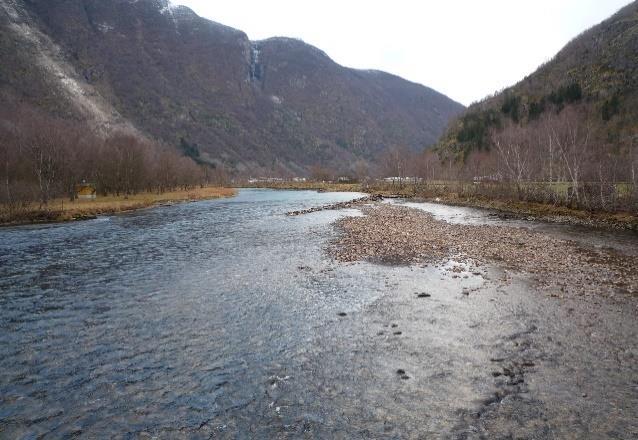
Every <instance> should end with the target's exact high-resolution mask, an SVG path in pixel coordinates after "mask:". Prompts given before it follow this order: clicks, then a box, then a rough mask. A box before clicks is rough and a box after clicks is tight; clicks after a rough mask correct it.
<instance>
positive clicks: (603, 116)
mask: <svg viewBox="0 0 638 440" xmlns="http://www.w3.org/2000/svg"><path fill="white" fill-rule="evenodd" d="M567 108H571V110H574V111H575V114H577V115H578V117H579V118H580V122H581V123H582V124H583V125H585V124H586V125H587V126H588V127H590V130H591V134H592V137H593V140H594V141H595V143H596V144H598V145H599V146H602V145H609V144H614V145H618V144H621V143H623V142H626V141H627V139H628V138H634V137H635V136H636V135H635V133H636V130H637V129H638V2H633V3H631V4H629V5H628V6H626V7H624V8H623V9H621V10H620V11H618V12H617V13H616V14H615V15H613V16H612V17H610V18H609V19H607V20H605V21H603V22H602V23H600V24H599V25H597V26H595V27H593V28H591V29H589V30H588V31H586V32H584V33H583V34H581V35H580V36H578V37H577V38H575V39H574V40H572V41H571V42H570V43H569V44H567V46H565V47H564V48H563V49H562V50H561V51H560V52H559V53H558V54H557V55H556V56H555V57H554V58H553V59H552V60H550V61H549V62H547V63H546V64H544V65H543V66H541V67H540V68H539V69H538V70H537V71H536V72H534V73H533V74H531V75H529V76H528V77H526V78H525V79H523V80H522V81H521V82H519V83H518V84H516V85H514V86H513V87H510V88H508V89H505V90H504V91H502V92H500V93H497V94H495V95H494V96H491V97H488V98H486V99H485V100H483V101H481V102H479V103H476V104H473V105H471V106H470V107H469V108H468V109H467V110H466V111H465V112H464V113H463V114H462V115H461V116H459V117H458V118H457V119H456V120H454V121H453V122H452V123H451V124H450V127H448V129H447V131H446V133H445V135H444V136H443V137H442V139H441V141H440V142H439V144H438V146H437V148H438V150H439V151H440V152H442V153H445V154H452V155H455V156H457V157H467V155H468V153H470V152H471V151H476V150H480V149H485V148H489V147H490V133H491V132H492V133H493V132H497V133H498V132H499V131H500V130H502V129H503V127H505V126H507V125H508V124H512V123H513V124H518V125H521V126H530V125H531V126H538V127H540V124H538V123H537V121H539V120H542V119H543V118H548V117H549V118H551V117H553V116H554V115H559V114H561V113H562V112H563V111H564V110H565V109H567ZM534 124H536V125H534Z"/></svg>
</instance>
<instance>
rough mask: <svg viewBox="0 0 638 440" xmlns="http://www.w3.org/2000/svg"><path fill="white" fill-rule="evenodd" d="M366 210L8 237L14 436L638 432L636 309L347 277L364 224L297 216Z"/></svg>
mask: <svg viewBox="0 0 638 440" xmlns="http://www.w3.org/2000/svg"><path fill="white" fill-rule="evenodd" d="M358 196H360V195H359V194H354V193H316V192H312V191H272V190H253V189H250V190H240V191H239V193H238V195H237V196H236V197H234V198H230V199H222V200H212V201H203V202H196V203H189V204H180V205H175V206H167V207H159V208H154V209H147V210H141V211H137V212H134V213H129V214H124V215H118V216H111V217H103V218H98V219H96V220H91V221H84V222H77V223H68V224H58V225H49V226H24V227H13V228H4V229H1V230H0V371H1V374H0V438H39V437H44V438H61V437H73V436H79V437H84V438H104V437H106V438H109V437H117V438H151V437H155V438H282V437H290V438H298V437H308V438H317V437H319V438H417V437H419V438H440V437H449V438H486V437H485V436H486V435H488V434H490V433H493V434H494V436H490V437H489V438H509V437H507V435H508V433H511V432H512V430H513V429H514V431H516V432H520V433H523V434H527V435H529V438H587V437H588V436H589V435H591V438H602V437H605V436H608V438H632V437H631V436H632V435H633V434H637V435H638V422H637V421H636V420H638V417H636V416H637V415H638V414H637V412H638V410H637V408H638V375H636V372H637V369H636V366H635V365H636V364H637V362H636V360H638V349H636V340H637V336H638V328H637V324H636V320H635V314H636V310H637V309H635V308H634V309H631V308H627V307H620V306H619V305H618V303H616V302H612V301H607V300H601V301H598V302H597V303H596V304H593V303H582V304H581V303H578V302H576V301H573V302H565V303H562V304H561V305H560V306H556V304H555V302H551V301H548V300H547V298H545V297H542V299H540V297H538V296H536V297H535V296H534V295H530V292H531V291H532V288H531V287H530V286H529V284H528V282H527V281H526V279H525V278H524V277H520V278H516V277H515V280H514V282H513V283H512V284H511V285H510V286H509V287H508V288H507V289H506V291H505V290H504V288H503V286H501V285H499V284H498V283H496V282H495V281H494V280H496V279H497V278H498V277H499V274H500V272H499V269H498V268H485V269H483V270H481V271H480V272H476V271H470V270H469V268H468V270H467V272H465V273H461V275H463V277H460V278H458V279H457V278H452V277H450V276H448V272H447V271H446V270H445V269H446V265H449V264H453V262H448V263H442V264H441V265H437V266H430V267H403V266H400V267H392V266H384V265H374V264H371V263H356V264H340V263H337V262H335V261H333V260H332V259H331V258H330V257H329V256H328V254H327V253H326V252H325V249H326V247H327V246H328V244H329V242H330V241H331V240H332V239H333V238H334V237H335V236H336V234H337V232H336V231H335V230H334V228H333V227H332V226H331V223H332V222H333V221H334V220H336V219H338V218H339V217H340V216H344V215H358V211H356V210H342V211H322V212H317V213H313V214H310V215H305V216H299V217H287V216H285V213H286V212H288V211H292V210H301V209H306V208H309V207H313V206H317V205H323V204H328V203H335V202H339V201H345V200H349V199H352V198H355V197H358ZM433 209H434V208H433ZM450 209H452V210H453V209H458V208H450ZM455 212H456V211H449V212H448V213H447V214H445V213H443V214H441V215H443V216H445V215H448V220H449V219H450V218H451V217H450V216H453V215H456V214H455ZM460 212H461V213H463V212H465V213H467V212H471V213H475V214H473V215H479V214H476V212H479V211H471V210H470V211H460ZM482 215H483V216H484V217H485V218H488V215H487V214H482ZM470 217H472V216H470ZM479 217H480V215H479ZM472 218H474V217H472ZM472 221H474V220H472ZM552 228H554V229H556V228H557V229H558V231H559V232H558V233H561V234H571V235H574V236H578V235H580V236H583V233H582V231H580V230H574V229H573V228H569V227H564V228H562V229H561V228H560V227H552ZM548 233H551V231H550V232H548ZM585 235H586V234H585ZM600 240H602V242H604V243H605V245H610V243H611V245H614V244H617V245H618V246H619V248H620V249H636V248H635V247H634V244H635V242H632V241H631V240H632V238H631V237H629V238H628V236H626V235H623V234H620V233H619V234H617V235H613V237H607V238H604V237H603V238H601V239H600ZM462 288H468V289H477V290H478V292H480V294H476V295H472V296H469V297H468V296H465V295H462V294H461V289H462ZM425 290H427V291H428V292H430V293H431V294H432V297H430V298H425V299H417V297H416V296H415V293H418V292H422V291H425ZM632 304H633V303H632ZM574 314H577V315H578V317H577V318H571V317H573V315H574ZM587 320H589V321H591V322H594V323H595V325H596V328H597V330H596V333H597V336H596V337H594V340H592V339H591V338H589V339H583V338H584V337H585V335H590V336H591V326H589V327H588V323H589V321H588V322H585V321H587ZM588 332H589V333H588ZM552 337H553V339H552ZM548 338H550V339H549V340H548ZM611 339H613V340H614V344H615V345H613V346H614V347H618V348H617V350H616V349H615V348H614V349H612V348H604V347H608V340H611ZM569 344H571V346H570V345H569ZM566 346H568V347H571V348H570V349H569V350H568V349H566V348H565V347H566ZM621 347H622V348H621ZM601 350H608V351H609V352H610V353H608V354H609V356H605V357H603V358H601V356H600V353H601ZM612 352H613V353H612ZM503 363H505V364H507V365H509V367H506V368H505V370H508V369H509V370H512V371H513V372H512V374H511V375H508V374H506V375H505V377H504V378H505V379H507V380H510V381H512V380H520V381H519V382H518V383H516V384H514V386H512V384H508V383H505V382H504V383H501V382H499V381H501V380H502V379H503V376H502V374H501V373H498V375H499V376H501V377H500V378H499V377H497V376H496V373H495V371H496V370H495V368H496V367H497V366H498V368H500V369H501V370H502V369H503ZM495 364H498V365H495ZM499 371H500V370H499ZM494 396H497V400H498V401H499V402H500V404H499V407H498V409H496V408H494V406H493V403H494V398H495V397H494ZM574 396H576V397H574ZM583 396H586V398H585V397H583ZM508 399H509V400H508ZM574 400H577V401H574ZM508 411H511V412H513V413H512V414H509V416H508ZM481 417H482V418H483V419H482V420H481ZM485 420H487V422H486V421H485ZM513 425H516V426H514V428H513ZM599 435H602V437H601V436H599ZM633 438H635V437H633Z"/></svg>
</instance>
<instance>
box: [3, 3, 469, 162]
mask: <svg viewBox="0 0 638 440" xmlns="http://www.w3.org/2000/svg"><path fill="white" fill-rule="evenodd" d="M0 2H1V3H2V4H3V8H0V24H2V27H1V30H0V48H1V50H2V57H3V63H2V65H0V92H3V93H4V95H12V96H14V97H15V98H16V99H20V100H25V99H26V100H30V101H32V102H34V103H36V104H37V105H40V106H42V105H45V106H48V107H49V108H51V109H53V110H55V111H58V112H65V113H68V114H73V115H75V116H76V117H83V118H86V117H87V111H86V109H83V108H82V106H78V105H77V102H78V99H79V98H78V96H80V95H81V96H82V97H85V98H86V97H88V98H90V101H91V102H96V103H100V108H102V107H105V108H108V110H107V111H106V113H107V114H108V115H109V116H110V119H113V120H119V119H120V115H121V118H123V119H125V120H127V121H130V123H131V124H132V125H134V126H135V127H136V128H137V129H139V130H140V131H142V132H145V133H148V134H150V135H151V136H154V137H157V138H160V139H162V140H164V141H166V142H167V143H169V144H172V145H175V146H181V147H182V148H183V149H184V151H185V152H188V154H190V155H192V156H195V157H196V158H197V159H198V160H201V161H204V162H209V163H217V164H224V165H225V166H227V167H230V168H232V169H237V170H240V171H241V170H246V169H251V170H256V169H262V170H279V171H289V172H293V173H300V172H304V170H306V169H307V167H309V166H310V165H312V164H315V163H323V164H324V165H328V166H333V167H338V166H339V167H344V164H346V165H345V168H347V166H348V165H347V164H350V163H353V162H355V161H356V160H357V159H360V158H362V159H367V160H369V159H372V158H374V157H375V156H377V155H378V154H379V153H380V152H381V151H382V150H383V149H385V148H387V147H389V146H393V145H397V144H402V145H407V146H409V147H411V148H413V149H420V148H423V147H424V146H426V145H431V144H432V143H434V142H435V141H436V140H437V138H438V137H439V136H440V135H441V133H442V132H443V129H444V128H445V126H446V125H447V123H448V121H449V120H450V118H452V117H453V116H455V115H457V114H458V113H459V112H460V111H461V110H462V109H463V107H462V106H461V105H460V104H458V103H455V102H453V101H452V100H450V99H449V98H447V97H445V96H443V95H441V94H439V93H437V92H435V91H433V90H431V89H428V88H426V87H424V86H421V85H418V84H414V83H410V82H408V81H405V80H403V79H401V78H398V77H395V76H392V75H389V74H385V73H381V72H373V71H358V70H353V69H348V68H344V67H342V66H339V65H338V64H336V63H334V62H333V61H332V60H331V59H330V58H329V57H328V56H327V55H326V54H324V53H323V52H321V51H320V50H318V49H316V48H314V47H312V46H309V45H307V44H304V43H302V42H300V41H297V40H291V39H285V38H273V39H269V40H265V41H260V42H251V41H249V39H248V38H247V36H246V35H245V34H244V33H243V32H241V31H238V30H235V29H231V28H229V27H226V26H223V25H221V24H218V23H214V22H211V21H209V20H206V19H203V18H201V17H198V16H197V15H196V14H195V13H193V12H192V11H191V10H190V9H188V8H185V7H181V6H180V7H174V6H172V5H171V4H170V3H169V2H168V1H167V0H0ZM25 33H31V34H38V35H41V39H42V40H47V44H44V45H43V44H33V43H25V42H24V38H22V36H23V35H24V34H25ZM16 42H19V43H20V44H16ZM24 48H27V49H28V50H24ZM52 53H55V57H54V59H55V61H56V63H54V64H55V65H56V66H64V69H63V70H64V72H65V73H64V76H65V77H67V78H71V79H72V80H73V82H75V83H76V84H75V85H74V87H73V88H74V89H75V90H76V91H77V90H80V92H79V95H78V93H76V94H75V95H73V94H69V93H66V94H65V96H64V98H65V99H61V98H60V93H59V92H58V91H59V90H61V89H64V84H63V82H62V83H61V81H60V78H61V76H62V75H59V74H58V73H56V72H55V71H52V70H51V69H34V68H33V65H34V64H33V63H31V60H33V59H36V58H43V57H45V56H46V57H49V58H51V54H52ZM5 59H6V60H9V62H7V63H5V62H4V60H5ZM23 72H28V73H27V74H26V75H25V74H23ZM67 83H68V81H67ZM67 88H68V87H67ZM97 119H100V118H97ZM101 119H102V122H103V121H104V118H103V117H102V118H101Z"/></svg>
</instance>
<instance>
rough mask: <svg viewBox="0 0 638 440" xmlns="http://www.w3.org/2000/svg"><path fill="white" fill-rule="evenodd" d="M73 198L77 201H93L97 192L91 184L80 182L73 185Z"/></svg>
mask: <svg viewBox="0 0 638 440" xmlns="http://www.w3.org/2000/svg"><path fill="white" fill-rule="evenodd" d="M75 196H76V197H77V198H78V199H79V200H95V198H96V197H97V191H96V190H95V186H94V185H93V184H91V183H86V182H82V183H79V184H77V185H75Z"/></svg>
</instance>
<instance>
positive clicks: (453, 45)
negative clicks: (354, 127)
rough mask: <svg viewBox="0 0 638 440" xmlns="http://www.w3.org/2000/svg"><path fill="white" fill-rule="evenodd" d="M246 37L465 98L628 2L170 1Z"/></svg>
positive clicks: (494, 86)
mask: <svg viewBox="0 0 638 440" xmlns="http://www.w3.org/2000/svg"><path fill="white" fill-rule="evenodd" d="M173 3H174V4H184V5H186V6H189V7H190V8H192V9H193V10H194V11H195V12H197V13H198V14H199V15H201V16H203V17H206V18H209V19H211V20H214V21H217V22H219V23H223V24H225V25H228V26H232V27H234V28H237V29H240V30H242V31H244V32H246V33H247V34H248V36H249V37H250V38H251V39H252V40H260V39H264V38H268V37H273V36H286V37H295V38H300V39H302V40H304V41H305V42H307V43H309V44H312V45H314V46H317V47H318V48H320V49H322V50H323V51H325V52H326V53H327V54H328V55H329V56H330V57H331V58H332V59H334V60H335V61H336V62H338V63H340V64H342V65H344V66H348V67H355V68H362V69H380V70H385V71H387V72H390V73H394V74H396V75H399V76H402V77H404V78H407V79H409V80H411V81H415V82H419V83H422V84H425V85H427V86H429V87H432V88H434V89H436V90H438V91H440V92H442V93H445V94H446V95H448V96H449V97H451V98H452V99H455V100H457V101H459V102H461V103H463V104H466V105H468V104H470V103H471V102H473V101H476V100H479V99H481V98H483V97H484V96H486V95H488V94H491V93H493V92H495V91H497V90H500V89H502V88H504V87H506V86H509V85H512V84H514V83H516V82H517V81H518V80H520V79H522V78H523V77H524V76H525V75H527V74H529V73H531V72H533V71H534V70H535V69H536V67H538V66H539V65H540V64H541V63H543V62H545V61H547V60H548V59H550V58H551V57H552V56H553V55H554V54H556V52H558V51H559V50H560V49H561V48H562V47H563V46H564V45H565V44H566V43H567V42H568V41H569V40H571V39H572V38H574V37H575V36H577V35H578V34H580V33H581V32H582V31H584V30H585V29H587V28H589V27H591V26H593V25H595V24H597V23H599V22H601V21H602V20H604V19H605V18H607V17H608V16H610V15H612V14H613V13H614V12H616V11H617V10H618V9H620V8H621V7H622V6H624V5H626V4H629V3H631V2H630V1H628V0H420V1H418V0H389V1H380V0H320V1H317V0H306V1H304V0H267V1H264V0H173Z"/></svg>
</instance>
